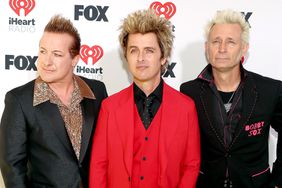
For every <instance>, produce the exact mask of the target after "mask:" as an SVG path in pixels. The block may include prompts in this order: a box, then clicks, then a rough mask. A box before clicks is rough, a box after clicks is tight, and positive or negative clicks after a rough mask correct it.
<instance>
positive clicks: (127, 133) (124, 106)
mask: <svg viewBox="0 0 282 188" xmlns="http://www.w3.org/2000/svg"><path fill="white" fill-rule="evenodd" d="M134 105H135V103H134V97H133V85H131V86H129V87H128V88H127V89H126V91H125V93H124V95H123V96H122V98H121V100H120V108H119V110H118V111H117V112H116V114H115V119H116V121H115V122H117V123H116V124H117V128H118V133H119V135H120V139H121V141H122V146H123V156H124V163H125V166H126V169H127V173H128V175H130V176H131V171H132V160H133V136H134V132H133V131H134Z"/></svg>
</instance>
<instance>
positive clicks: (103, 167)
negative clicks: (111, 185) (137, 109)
mask: <svg viewBox="0 0 282 188" xmlns="http://www.w3.org/2000/svg"><path fill="white" fill-rule="evenodd" d="M107 124H108V113H107V111H106V110H105V103H104V102H102V106H101V109H100V113H99V117H98V121H97V128H96V130H95V134H94V137H93V145H92V152H91V158H90V172H89V188H96V187H99V188H106V187H107V169H108V159H107Z"/></svg>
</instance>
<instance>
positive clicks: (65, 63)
mask: <svg viewBox="0 0 282 188" xmlns="http://www.w3.org/2000/svg"><path fill="white" fill-rule="evenodd" d="M72 43H73V38H72V37H71V36H70V35H69V34H66V33H63V34H62V33H52V32H44V33H43V36H42V38H41V40H40V43H39V53H38V64H37V69H38V73H39V75H40V77H41V78H42V80H43V81H45V82H47V83H61V82H65V81H69V79H72V75H73V67H74V66H75V65H76V64H77V62H78V60H79V57H78V56H76V57H75V58H72V57H71V55H70V52H69V49H70V46H71V44H72Z"/></svg>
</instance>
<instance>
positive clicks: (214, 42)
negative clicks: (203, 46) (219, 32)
mask: <svg viewBox="0 0 282 188" xmlns="http://www.w3.org/2000/svg"><path fill="white" fill-rule="evenodd" d="M219 43H220V41H219V40H213V41H212V44H219Z"/></svg>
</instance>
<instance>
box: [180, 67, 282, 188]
mask: <svg viewBox="0 0 282 188" xmlns="http://www.w3.org/2000/svg"><path fill="white" fill-rule="evenodd" d="M209 66H210V65H208V67H207V69H208V68H209ZM207 69H205V71H203V72H202V73H201V74H200V76H199V77H198V78H197V79H195V80H193V81H189V82H186V83H183V84H182V85H181V87H180V91H181V92H182V93H184V94H186V95H188V96H190V97H191V98H193V100H194V101H195V104H196V107H197V112H198V119H199V127H200V132H201V173H200V175H199V178H198V182H197V188H207V187H212V188H222V187H224V183H225V180H226V178H229V180H230V181H232V188H266V187H274V185H276V186H279V187H282V146H281V145H282V142H281V135H282V126H281V125H282V82H281V81H278V80H274V79H270V78H267V77H263V76H261V75H258V74H256V73H252V72H249V71H246V70H244V69H243V68H242V67H241V70H242V71H241V73H244V75H245V76H244V79H245V80H244V86H243V87H242V88H241V89H242V91H238V89H237V91H236V93H235V95H234V99H233V104H232V109H231V111H230V114H229V115H228V116H229V117H230V118H232V119H233V118H235V116H233V114H234V111H233V109H234V110H235V109H241V113H240V114H238V118H239V121H238V122H237V123H236V126H235V127H236V128H235V132H234V134H233V139H232V141H231V144H229V145H226V144H225V143H224V137H223V135H222V128H221V126H222V125H223V124H222V123H220V121H219V120H220V119H219V117H224V115H223V114H224V113H222V115H223V116H221V115H219V113H220V112H222V109H224V107H223V103H222V99H221V97H220V95H219V94H218V92H215V89H212V88H213V87H211V85H212V82H213V81H212V80H210V79H208V77H206V76H205V74H207V71H206V70H207ZM208 76H210V75H208ZM241 78H242V76H241ZM239 89H240V88H239ZM216 93H217V94H216ZM239 93H240V95H239ZM239 98H241V99H240V100H238V104H236V103H237V99H239ZM235 104H236V105H235ZM234 107H236V108H234ZM237 107H238V108H237ZM236 117H237V116H236ZM270 125H271V126H272V128H274V129H275V130H276V131H277V132H278V142H277V159H276V161H275V163H274V165H273V170H272V172H270V170H269V161H268V139H269V128H270ZM279 140H280V142H279ZM226 146H228V147H226ZM230 187H231V186H230Z"/></svg>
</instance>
